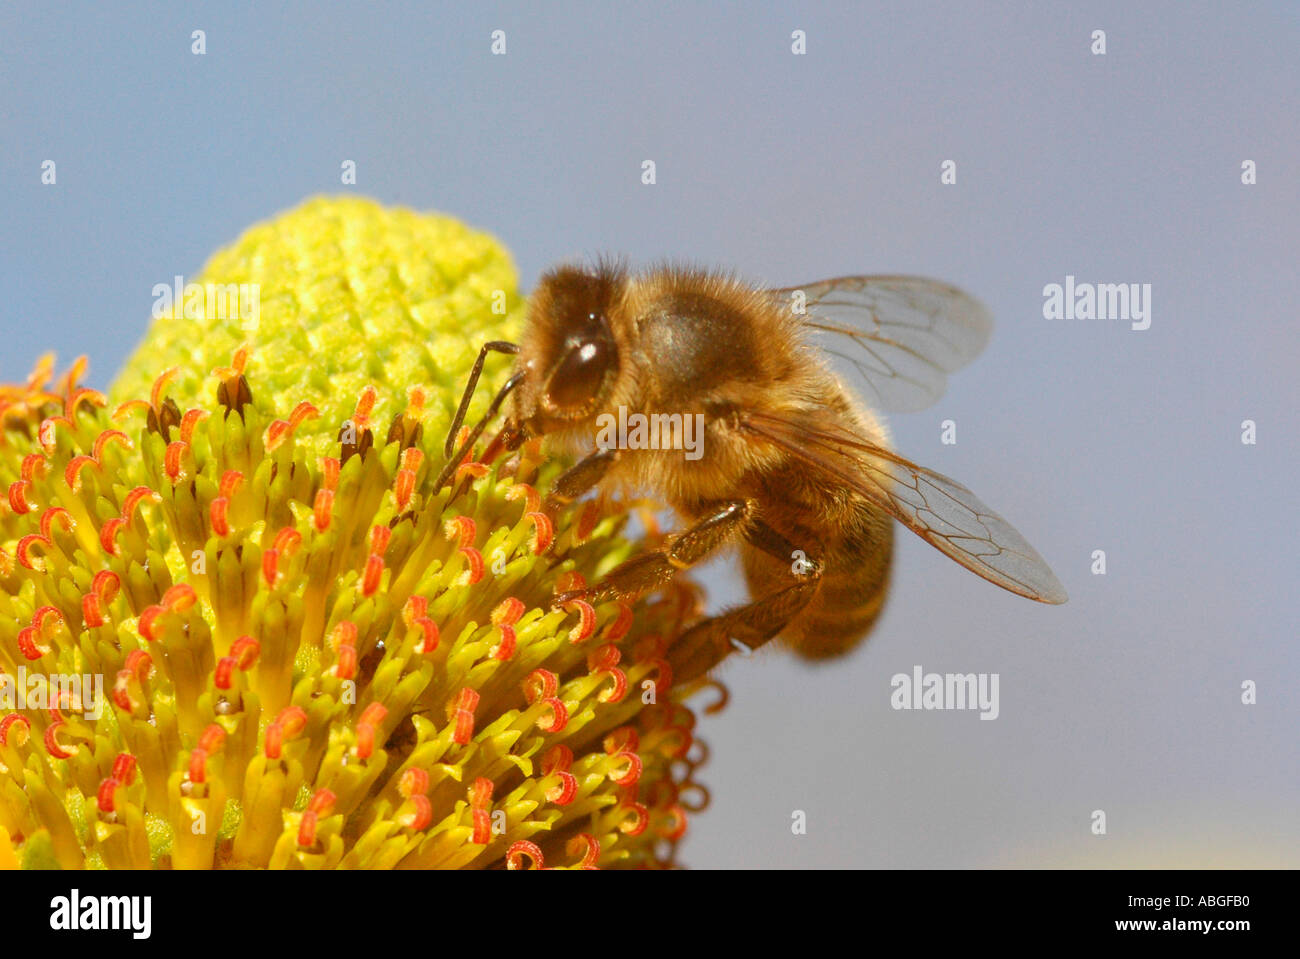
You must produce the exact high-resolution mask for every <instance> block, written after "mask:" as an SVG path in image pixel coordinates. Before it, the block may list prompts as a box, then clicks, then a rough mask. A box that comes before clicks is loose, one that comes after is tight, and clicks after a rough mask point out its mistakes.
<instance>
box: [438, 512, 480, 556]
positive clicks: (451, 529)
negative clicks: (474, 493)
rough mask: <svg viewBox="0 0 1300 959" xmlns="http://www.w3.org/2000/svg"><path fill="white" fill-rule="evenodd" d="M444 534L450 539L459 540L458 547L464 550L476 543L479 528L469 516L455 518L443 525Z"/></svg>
mask: <svg viewBox="0 0 1300 959" xmlns="http://www.w3.org/2000/svg"><path fill="white" fill-rule="evenodd" d="M442 529H443V533H444V534H445V535H446V537H447V538H448V539H454V540H457V545H458V546H459V547H460V548H461V549H464V548H465V547H467V546H469V545H470V544H471V543H473V542H474V536H475V534H476V533H477V531H478V527H476V526H475V525H474V521H473V520H472V519H470V518H469V517H468V516H453V517H452V518H451V519H449V520H447V522H446V523H444V524H443V527H442Z"/></svg>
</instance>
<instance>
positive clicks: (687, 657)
mask: <svg viewBox="0 0 1300 959" xmlns="http://www.w3.org/2000/svg"><path fill="white" fill-rule="evenodd" d="M745 538H746V540H747V541H748V542H749V543H750V545H752V546H755V547H757V548H758V549H761V550H762V551H763V552H765V553H768V554H769V555H771V556H774V557H776V558H777V559H778V560H781V562H783V563H788V564H790V572H791V576H792V578H793V579H794V582H793V583H791V584H790V585H789V586H785V587H782V588H780V589H778V590H776V591H775V592H772V593H769V594H768V595H767V596H763V597H761V598H759V599H756V600H754V601H753V602H752V603H748V604H746V605H745V606H740V607H737V608H736V609H733V610H729V611H728V612H725V613H723V614H721V615H720V616H714V617H712V618H710V619H706V620H703V621H702V622H699V623H696V624H695V625H694V626H692V627H691V628H690V629H688V630H687V631H686V632H684V633H682V635H681V636H679V637H678V639H677V641H676V642H675V643H673V645H672V647H671V648H670V649H669V650H668V662H669V665H671V666H672V670H673V678H674V681H681V682H687V681H689V680H692V679H695V678H696V677H698V676H702V675H704V674H705V673H706V672H708V671H709V670H710V669H712V668H713V667H714V666H716V665H718V663H720V662H722V660H723V659H725V658H726V657H727V656H728V655H730V654H731V653H733V652H736V647H735V646H734V645H733V643H732V641H733V639H734V640H738V641H739V642H741V643H742V644H744V645H745V646H746V647H748V648H749V650H751V651H752V650H755V649H757V648H758V647H759V646H762V645H763V644H764V643H767V642H769V641H771V640H772V639H775V638H776V637H777V636H778V635H780V633H781V630H783V629H785V627H786V626H787V625H789V623H790V621H791V620H792V619H794V618H795V616H797V615H798V614H799V613H800V612H801V611H802V610H803V609H804V607H806V606H807V605H808V604H809V603H810V602H811V601H812V598H813V597H814V596H816V595H817V590H818V588H819V587H820V585H821V577H822V564H821V563H820V562H818V561H817V560H815V559H809V558H808V557H807V556H806V555H805V554H804V553H802V552H800V551H798V550H796V549H795V548H794V546H793V544H792V543H791V542H790V541H789V540H788V539H786V538H785V537H784V536H783V535H781V533H779V532H777V531H776V530H774V529H772V528H771V527H770V526H768V525H767V524H766V523H764V522H763V521H762V520H757V519H755V520H751V521H750V525H749V529H748V532H747V535H746V537H745ZM792 559H793V560H794V562H793V563H791V560H792Z"/></svg>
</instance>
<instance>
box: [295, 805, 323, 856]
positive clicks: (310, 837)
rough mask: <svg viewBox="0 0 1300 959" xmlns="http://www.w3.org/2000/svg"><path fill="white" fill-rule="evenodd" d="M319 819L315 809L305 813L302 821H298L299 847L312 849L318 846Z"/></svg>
mask: <svg viewBox="0 0 1300 959" xmlns="http://www.w3.org/2000/svg"><path fill="white" fill-rule="evenodd" d="M318 818H319V817H318V816H317V814H316V811H315V810H313V809H307V810H304V811H303V814H302V819H300V820H299V821H298V845H299V846H303V847H311V846H314V845H315V844H316V820H317V819H318Z"/></svg>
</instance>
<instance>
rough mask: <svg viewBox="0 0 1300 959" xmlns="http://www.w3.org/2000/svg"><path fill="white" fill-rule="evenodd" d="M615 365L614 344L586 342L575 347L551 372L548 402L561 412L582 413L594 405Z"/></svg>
mask: <svg viewBox="0 0 1300 959" xmlns="http://www.w3.org/2000/svg"><path fill="white" fill-rule="evenodd" d="M613 361H614V347H613V344H611V343H610V342H608V341H607V340H604V339H586V340H580V341H578V342H576V343H574V344H572V345H571V346H570V347H569V349H568V350H567V351H566V352H565V354H564V356H563V358H562V359H561V360H560V362H559V363H557V364H556V366H555V369H554V370H552V371H551V376H550V379H548V380H547V384H546V397H547V400H548V401H549V402H550V403H551V404H552V405H553V406H554V407H556V408H557V409H559V410H562V411H563V410H569V411H574V410H582V409H585V408H586V407H588V406H589V405H591V403H592V401H593V400H595V399H596V396H597V394H598V393H599V392H600V388H601V385H602V384H603V383H604V381H605V374H606V373H607V372H608V371H609V369H610V367H611V366H612V365H613Z"/></svg>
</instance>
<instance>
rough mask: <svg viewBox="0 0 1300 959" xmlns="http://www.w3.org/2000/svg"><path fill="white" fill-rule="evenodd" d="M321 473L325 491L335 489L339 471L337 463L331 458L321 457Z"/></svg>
mask: <svg viewBox="0 0 1300 959" xmlns="http://www.w3.org/2000/svg"><path fill="white" fill-rule="evenodd" d="M320 462H321V472H322V473H323V474H324V477H323V481H324V484H325V488H326V489H327V490H332V489H334V488H336V487H337V486H338V484H339V470H340V469H341V467H340V465H339V461H338V459H337V458H335V457H333V456H323V457H321V461H320Z"/></svg>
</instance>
